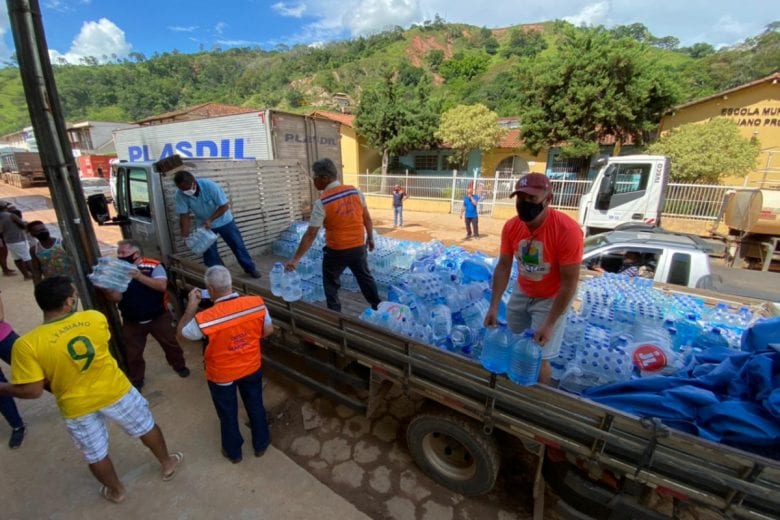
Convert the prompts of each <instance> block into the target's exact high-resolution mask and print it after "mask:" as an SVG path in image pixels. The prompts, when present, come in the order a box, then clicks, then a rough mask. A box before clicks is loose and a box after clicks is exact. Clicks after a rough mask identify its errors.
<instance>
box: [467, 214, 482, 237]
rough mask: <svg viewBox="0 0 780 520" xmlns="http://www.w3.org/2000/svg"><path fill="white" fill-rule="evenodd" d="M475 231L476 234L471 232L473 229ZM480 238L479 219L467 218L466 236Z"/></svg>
mask: <svg viewBox="0 0 780 520" xmlns="http://www.w3.org/2000/svg"><path fill="white" fill-rule="evenodd" d="M472 226H473V229H474V233H472V232H471V229H472ZM472 235H473V236H475V237H478V236H479V217H466V236H469V237H470V236H472Z"/></svg>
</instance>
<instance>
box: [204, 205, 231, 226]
mask: <svg viewBox="0 0 780 520" xmlns="http://www.w3.org/2000/svg"><path fill="white" fill-rule="evenodd" d="M229 209H230V204H223V205H221V206H220V207H218V208H217V210H216V211H215V212H214V213H212V214H211V216H210V217H209V218H207V219H206V220H204V221H203V227H205V228H206V229H211V223H212V222H214V221H215V220H217V219H218V218H219V217H221V216H222V215H224V214H225V213H226V212H227V210H229Z"/></svg>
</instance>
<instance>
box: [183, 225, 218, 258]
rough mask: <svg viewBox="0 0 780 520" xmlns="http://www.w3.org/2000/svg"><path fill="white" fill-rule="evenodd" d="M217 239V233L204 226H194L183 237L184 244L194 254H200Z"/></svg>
mask: <svg viewBox="0 0 780 520" xmlns="http://www.w3.org/2000/svg"><path fill="white" fill-rule="evenodd" d="M216 241H217V235H216V233H214V232H213V231H212V230H210V229H206V228H204V227H199V228H195V229H194V230H193V231H192V232H191V233H190V234H189V235H188V236H187V238H185V239H184V244H185V245H186V246H187V247H188V248H189V250H190V251H192V252H193V253H195V254H196V255H202V254H203V253H205V252H206V250H207V249H208V248H210V247H211V245H212V244H213V243H214V242H216Z"/></svg>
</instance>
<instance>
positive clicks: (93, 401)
mask: <svg viewBox="0 0 780 520" xmlns="http://www.w3.org/2000/svg"><path fill="white" fill-rule="evenodd" d="M35 301H36V302H37V303H38V306H39V307H40V308H41V310H42V311H43V324H42V325H39V326H38V327H36V328H34V329H33V330H32V331H30V332H28V333H27V334H25V335H23V336H21V337H20V338H19V339H17V340H16V342H15V343H14V346H13V357H12V358H11V361H12V364H11V371H12V377H11V383H1V384H0V395H11V396H13V397H17V398H21V399H37V398H38V397H40V396H41V394H42V393H43V389H44V385H45V384H46V383H47V382H48V383H49V384H50V385H51V393H52V394H54V396H55V397H56V398H57V406H58V407H59V409H60V413H61V414H62V417H63V418H64V419H65V426H66V427H67V429H68V432H69V433H70V436H71V438H72V439H73V441H74V443H75V444H76V446H77V447H78V448H79V449H80V450H81V452H82V453H83V454H84V458H86V459H87V463H88V464H89V469H90V471H91V472H92V474H93V475H94V476H95V478H96V479H97V480H98V481H99V482H100V483H101V484H102V486H101V487H100V490H99V491H100V495H101V496H102V497H103V498H105V499H106V500H109V501H111V502H116V503H119V502H122V501H123V500H124V499H125V496H126V495H125V488H124V486H123V485H122V482H121V481H120V480H119V477H118V476H117V474H116V471H115V470H114V465H113V463H112V462H111V459H110V458H109V456H108V428H107V425H106V419H111V420H112V421H114V422H115V423H117V424H118V425H119V426H120V427H121V428H122V429H123V430H124V431H125V433H127V434H128V435H131V436H133V437H139V438H140V439H141V442H143V443H144V445H146V447H147V448H149V449H150V450H151V452H152V453H153V454H154V456H155V457H157V460H159V461H160V465H161V466H162V479H163V480H166V481H167V480H171V479H172V478H173V477H174V475H175V474H176V469H177V467H178V465H179V464H180V463H181V461H182V460H183V456H182V454H181V453H172V454H171V453H168V448H167V447H166V445H165V438H164V437H163V434H162V431H160V428H159V427H158V426H157V425H156V424H155V422H154V418H153V417H152V414H151V412H150V411H149V403H147V401H146V399H144V398H143V396H141V394H140V393H138V390H136V389H135V388H134V387H133V386H132V385H131V384H130V381H129V380H128V379H127V377H126V376H125V375H124V374H123V373H122V371H121V370H119V367H118V366H117V363H116V360H115V359H114V358H113V357H112V356H111V353H110V352H109V350H108V340H109V338H110V337H111V335H110V332H109V330H108V322H107V321H106V318H105V316H103V315H102V314H101V313H99V312H97V311H92V310H89V311H81V312H77V311H76V308H77V307H76V306H77V303H78V296H77V295H76V288H75V287H74V286H73V283H72V282H71V280H70V278H68V277H66V276H54V277H52V278H47V279H45V280H43V281H42V282H41V283H39V284H38V285H37V286H36V287H35Z"/></svg>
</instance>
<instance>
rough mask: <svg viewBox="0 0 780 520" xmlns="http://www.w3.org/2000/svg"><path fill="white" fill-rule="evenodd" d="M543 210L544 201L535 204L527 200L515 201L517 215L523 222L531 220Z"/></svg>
mask: <svg viewBox="0 0 780 520" xmlns="http://www.w3.org/2000/svg"><path fill="white" fill-rule="evenodd" d="M542 211H544V203H543V202H540V203H539V204H535V203H533V202H531V201H528V200H518V201H517V215H518V216H519V217H520V220H522V221H523V222H531V221H532V220H534V219H535V218H536V217H538V216H539V214H540V213H541V212H542Z"/></svg>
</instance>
